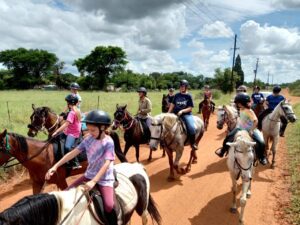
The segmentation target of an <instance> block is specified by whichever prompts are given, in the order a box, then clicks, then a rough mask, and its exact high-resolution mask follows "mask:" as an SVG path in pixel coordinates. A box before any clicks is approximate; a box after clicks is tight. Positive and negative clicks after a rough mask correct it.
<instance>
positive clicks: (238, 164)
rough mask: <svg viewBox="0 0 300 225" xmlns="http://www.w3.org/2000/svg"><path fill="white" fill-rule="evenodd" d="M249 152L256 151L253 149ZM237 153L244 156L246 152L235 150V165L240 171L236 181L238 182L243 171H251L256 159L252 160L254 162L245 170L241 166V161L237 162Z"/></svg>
mask: <svg viewBox="0 0 300 225" xmlns="http://www.w3.org/2000/svg"><path fill="white" fill-rule="evenodd" d="M247 152H254V150H253V148H251V150H248V151H247ZM236 153H242V154H244V152H242V151H239V150H237V149H236V148H234V163H235V165H237V168H238V169H239V172H238V174H237V176H236V180H238V179H239V177H240V175H241V172H242V170H243V171H247V170H250V169H251V168H252V167H253V165H254V159H253V160H251V161H252V162H251V163H250V165H249V166H248V167H247V168H244V167H242V166H241V164H240V163H239V161H238V160H237V158H236V156H235V155H236Z"/></svg>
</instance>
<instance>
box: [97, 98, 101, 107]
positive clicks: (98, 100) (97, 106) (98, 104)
mask: <svg viewBox="0 0 300 225" xmlns="http://www.w3.org/2000/svg"><path fill="white" fill-rule="evenodd" d="M99 102H100V96H99V95H98V104H97V109H99Z"/></svg>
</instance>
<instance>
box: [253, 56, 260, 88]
mask: <svg viewBox="0 0 300 225" xmlns="http://www.w3.org/2000/svg"><path fill="white" fill-rule="evenodd" d="M258 62H259V58H257V60H256V67H255V70H254V71H253V72H254V81H253V86H255V83H256V74H257V69H258Z"/></svg>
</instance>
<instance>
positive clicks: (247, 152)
mask: <svg viewBox="0 0 300 225" xmlns="http://www.w3.org/2000/svg"><path fill="white" fill-rule="evenodd" d="M226 144H227V145H229V146H230V147H231V148H233V149H231V150H229V151H230V152H231V154H229V156H228V157H229V160H231V162H233V163H234V166H232V167H231V168H237V169H238V170H239V173H240V174H241V177H242V180H243V181H245V182H248V181H250V180H251V179H252V167H253V163H254V146H255V144H256V142H254V141H252V140H251V138H250V135H249V133H248V132H247V131H239V132H238V133H237V135H236V138H235V141H234V142H227V143H226Z"/></svg>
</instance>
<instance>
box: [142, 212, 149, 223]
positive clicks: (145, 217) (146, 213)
mask: <svg viewBox="0 0 300 225" xmlns="http://www.w3.org/2000/svg"><path fill="white" fill-rule="evenodd" d="M148 214H149V213H148V211H147V210H145V211H144V212H143V214H142V224H143V225H147V224H148V217H147V216H148Z"/></svg>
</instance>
